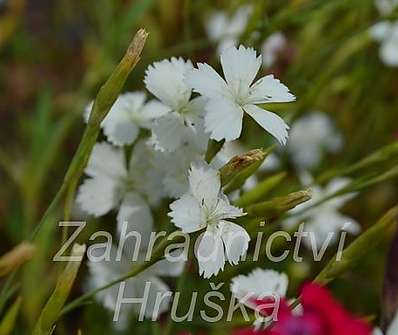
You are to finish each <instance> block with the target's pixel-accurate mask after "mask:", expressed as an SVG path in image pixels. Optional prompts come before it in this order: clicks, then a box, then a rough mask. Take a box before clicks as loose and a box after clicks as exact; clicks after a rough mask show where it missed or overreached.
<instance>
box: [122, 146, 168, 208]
mask: <svg viewBox="0 0 398 335" xmlns="http://www.w3.org/2000/svg"><path fill="white" fill-rule="evenodd" d="M158 154H159V152H158V151H155V150H154V149H153V147H152V146H150V145H149V144H148V143H147V141H146V140H144V139H143V140H140V141H138V142H137V143H136V144H135V146H134V150H133V152H132V154H131V158H130V164H129V178H130V179H131V180H132V182H133V184H134V189H135V190H137V191H138V192H139V193H141V194H143V195H145V196H146V197H147V198H148V201H149V203H150V204H151V205H154V206H156V205H157V204H158V203H159V201H160V200H161V198H163V197H165V196H166V194H165V192H164V191H163V188H162V187H161V183H162V180H163V177H164V176H163V175H162V174H161V173H160V171H159V169H158V164H159V159H158Z"/></svg>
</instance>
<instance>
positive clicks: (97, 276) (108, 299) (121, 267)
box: [87, 246, 135, 311]
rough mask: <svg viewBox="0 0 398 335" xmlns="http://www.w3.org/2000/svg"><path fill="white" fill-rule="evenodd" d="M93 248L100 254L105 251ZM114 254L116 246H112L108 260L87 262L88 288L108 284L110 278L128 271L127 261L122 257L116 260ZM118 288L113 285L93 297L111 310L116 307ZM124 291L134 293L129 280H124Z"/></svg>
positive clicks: (113, 278) (112, 278)
mask: <svg viewBox="0 0 398 335" xmlns="http://www.w3.org/2000/svg"><path fill="white" fill-rule="evenodd" d="M104 249H105V248H104ZM95 250H96V251H97V252H98V253H101V254H103V253H105V250H104V251H102V249H99V248H98V249H95ZM116 256H117V248H115V247H114V246H112V247H111V253H110V261H108V260H104V261H101V262H98V261H93V262H88V263H87V264H88V269H89V275H90V276H89V282H88V284H89V288H90V289H96V288H98V287H101V286H103V285H105V284H108V283H109V282H111V281H112V280H115V279H117V278H119V277H120V276H121V275H123V274H125V273H126V272H127V271H128V269H129V266H128V262H125V261H124V259H122V260H120V261H116ZM133 283H134V282H133ZM118 290H119V286H118V285H115V286H112V287H110V288H109V289H107V290H104V291H102V292H99V293H98V294H96V296H95V297H96V299H97V300H98V301H99V302H101V303H102V304H104V306H105V307H106V308H108V309H110V310H112V311H113V310H114V309H115V307H116V300H117V294H118ZM126 291H128V292H129V294H131V295H134V294H135V290H134V285H132V281H131V280H128V281H126Z"/></svg>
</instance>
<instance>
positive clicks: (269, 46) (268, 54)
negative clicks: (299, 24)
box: [262, 31, 287, 67]
mask: <svg viewBox="0 0 398 335" xmlns="http://www.w3.org/2000/svg"><path fill="white" fill-rule="evenodd" d="M286 43H287V40H286V37H285V35H283V34H282V33H281V32H280V31H277V32H275V33H273V34H272V35H270V36H269V37H268V38H267V39H266V40H265V41H264V43H263V46H262V55H263V64H264V66H265V67H271V66H272V65H273V64H274V63H275V61H276V59H277V57H278V54H279V53H280V52H281V51H282V50H283V49H284V48H285V47H286Z"/></svg>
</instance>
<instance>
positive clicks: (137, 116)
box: [85, 92, 168, 146]
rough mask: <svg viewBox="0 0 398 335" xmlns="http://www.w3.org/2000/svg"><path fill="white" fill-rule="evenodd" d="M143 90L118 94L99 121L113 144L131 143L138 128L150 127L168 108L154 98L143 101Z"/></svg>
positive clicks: (87, 110) (87, 109)
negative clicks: (106, 113)
mask: <svg viewBox="0 0 398 335" xmlns="http://www.w3.org/2000/svg"><path fill="white" fill-rule="evenodd" d="M145 100H146V95H145V93H144V92H129V93H124V94H122V95H120V96H119V97H118V98H117V100H116V101H115V103H114V104H113V106H112V108H111V109H110V111H109V113H108V115H107V116H106V117H105V119H104V120H103V121H102V123H101V128H102V129H103V131H104V134H105V136H106V137H107V139H108V141H109V142H111V143H112V144H113V145H117V146H123V145H129V144H132V143H133V142H134V141H135V140H136V139H137V137H138V134H139V130H140V128H144V129H150V128H151V127H152V125H153V122H154V120H155V119H157V118H159V117H161V116H163V115H165V114H166V113H167V112H168V109H167V108H166V107H165V106H164V105H162V104H161V103H159V102H158V101H156V100H150V101H148V102H145ZM92 105H93V103H90V104H89V105H88V106H87V107H86V111H85V119H86V122H87V121H88V118H89V116H90V112H91V107H92Z"/></svg>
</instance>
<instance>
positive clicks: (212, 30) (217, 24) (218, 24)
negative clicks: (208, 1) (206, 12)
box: [206, 11, 227, 41]
mask: <svg viewBox="0 0 398 335" xmlns="http://www.w3.org/2000/svg"><path fill="white" fill-rule="evenodd" d="M226 27H227V16H226V15H225V13H224V12H222V11H215V12H213V13H212V14H211V15H210V17H209V19H208V21H207V23H206V32H207V35H208V36H209V38H210V40H212V41H218V40H219V39H221V38H222V37H223V35H224V34H225V30H226Z"/></svg>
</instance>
